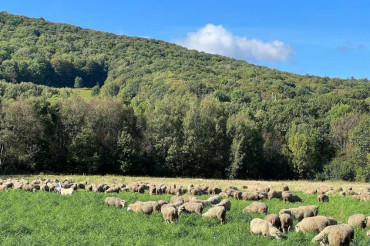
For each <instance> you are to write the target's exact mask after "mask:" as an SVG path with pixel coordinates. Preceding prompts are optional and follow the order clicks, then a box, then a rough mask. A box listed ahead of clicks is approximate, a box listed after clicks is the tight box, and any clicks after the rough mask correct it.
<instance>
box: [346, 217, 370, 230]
mask: <svg viewBox="0 0 370 246" xmlns="http://www.w3.org/2000/svg"><path fill="white" fill-rule="evenodd" d="M348 225H350V226H353V227H355V226H359V227H360V228H361V229H363V228H365V227H366V216H365V215H364V214H354V215H352V216H350V217H349V218H348Z"/></svg>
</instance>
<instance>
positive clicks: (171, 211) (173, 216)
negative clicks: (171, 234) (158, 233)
mask: <svg viewBox="0 0 370 246" xmlns="http://www.w3.org/2000/svg"><path fill="white" fill-rule="evenodd" d="M161 213H162V216H163V219H164V221H165V223H166V224H170V223H171V224H172V223H173V221H175V220H178V219H179V215H178V213H177V211H176V207H175V206H162V208H161Z"/></svg>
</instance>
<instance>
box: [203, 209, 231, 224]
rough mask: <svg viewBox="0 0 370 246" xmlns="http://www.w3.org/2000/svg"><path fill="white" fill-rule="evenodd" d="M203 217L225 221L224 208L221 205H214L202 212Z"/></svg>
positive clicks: (222, 222)
mask: <svg viewBox="0 0 370 246" xmlns="http://www.w3.org/2000/svg"><path fill="white" fill-rule="evenodd" d="M202 217H203V218H217V219H218V220H219V221H220V222H221V224H224V223H225V222H226V209H225V208H224V207H222V206H214V207H213V208H210V209H209V210H208V211H207V212H205V213H204V214H202Z"/></svg>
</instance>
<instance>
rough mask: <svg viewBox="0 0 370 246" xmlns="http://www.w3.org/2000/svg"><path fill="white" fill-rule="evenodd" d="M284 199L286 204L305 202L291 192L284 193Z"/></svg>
mask: <svg viewBox="0 0 370 246" xmlns="http://www.w3.org/2000/svg"><path fill="white" fill-rule="evenodd" d="M282 197H283V201H284V202H285V203H286V202H304V200H303V199H301V198H300V197H299V196H297V195H296V194H294V193H292V192H289V191H283V193H282Z"/></svg>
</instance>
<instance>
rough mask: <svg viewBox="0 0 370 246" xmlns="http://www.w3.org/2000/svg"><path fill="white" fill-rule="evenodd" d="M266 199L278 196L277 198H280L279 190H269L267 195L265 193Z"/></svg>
mask: <svg viewBox="0 0 370 246" xmlns="http://www.w3.org/2000/svg"><path fill="white" fill-rule="evenodd" d="M267 197H268V199H269V200H271V199H273V198H278V199H282V198H283V197H282V192H281V191H277V190H270V191H269V193H268V195H267Z"/></svg>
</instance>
